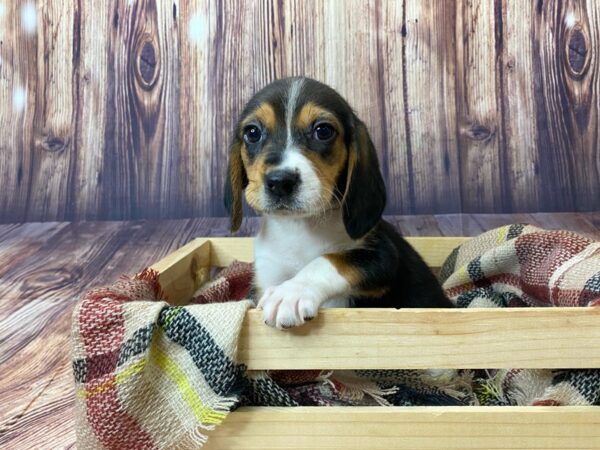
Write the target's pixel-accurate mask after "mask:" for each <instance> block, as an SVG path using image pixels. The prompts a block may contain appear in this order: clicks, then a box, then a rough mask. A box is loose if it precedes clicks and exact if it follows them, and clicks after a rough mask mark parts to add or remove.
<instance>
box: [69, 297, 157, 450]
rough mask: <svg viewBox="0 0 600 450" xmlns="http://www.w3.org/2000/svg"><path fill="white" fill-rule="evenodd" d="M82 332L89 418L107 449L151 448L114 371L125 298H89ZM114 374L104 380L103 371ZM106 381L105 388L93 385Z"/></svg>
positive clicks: (81, 316) (84, 305)
mask: <svg viewBox="0 0 600 450" xmlns="http://www.w3.org/2000/svg"><path fill="white" fill-rule="evenodd" d="M79 332H80V335H81V338H82V340H83V343H84V348H85V353H86V364H87V376H86V383H85V387H86V391H87V392H88V393H91V395H88V396H87V399H86V409H87V417H88V421H89V423H90V424H91V426H92V428H93V429H94V433H95V435H96V437H97V439H98V440H99V441H100V442H101V443H102V445H104V446H105V447H106V448H107V449H115V450H117V449H123V448H128V449H133V450H137V449H151V448H154V445H153V441H152V438H151V437H150V436H149V435H148V434H147V433H146V432H145V431H144V430H143V429H142V428H141V427H140V426H139V424H138V423H137V422H136V421H135V419H134V418H133V417H131V416H130V415H128V414H127V413H126V412H125V411H124V410H123V406H122V405H121V403H120V401H119V398H118V392H117V385H116V383H115V378H114V373H115V371H116V368H117V361H118V358H119V349H120V348H121V345H122V344H123V338H124V336H125V324H124V318H123V301H122V300H113V299H110V298H97V297H96V299H95V300H93V299H89V298H86V299H85V300H84V301H83V303H82V305H81V309H80V312H79ZM108 373H112V374H113V375H111V376H110V377H106V379H103V377H102V374H108ZM98 382H104V383H103V386H102V389H99V390H97V391H95V390H94V387H97V386H98Z"/></svg>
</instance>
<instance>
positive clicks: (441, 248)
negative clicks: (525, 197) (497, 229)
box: [152, 237, 600, 450]
mask: <svg viewBox="0 0 600 450" xmlns="http://www.w3.org/2000/svg"><path fill="white" fill-rule="evenodd" d="M407 239H408V241H409V242H410V243H411V244H412V245H413V246H414V247H415V248H416V250H417V251H418V252H419V253H420V254H421V255H422V256H423V257H424V259H425V260H426V262H427V263H428V264H429V265H430V266H431V267H439V266H440V265H441V264H442V262H443V260H444V259H445V257H446V256H447V255H448V254H449V253H450V251H451V250H452V249H453V248H455V247H456V246H457V245H459V244H460V243H461V242H464V241H465V240H466V239H467V238H462V237H445V238H439V237H436V238H433V237H431V238H430V237H418V238H407ZM234 259H237V260H240V261H252V260H253V239H252V238H210V239H204V238H199V239H195V240H194V241H192V242H190V243H189V244H187V245H186V246H184V247H182V248H181V249H179V250H177V251H176V252H174V253H172V254H171V255H168V256H167V257H165V258H164V259H162V260H161V261H160V262H158V263H156V264H155V265H154V266H152V267H153V268H154V269H156V270H157V271H159V273H160V281H161V285H162V286H163V289H164V290H165V291H166V293H167V294H168V295H169V298H170V300H171V301H172V302H174V303H178V304H183V303H185V302H186V301H187V300H188V299H189V298H190V296H191V294H192V293H193V292H194V291H195V290H196V289H197V288H198V287H199V285H200V283H202V282H203V281H204V280H206V273H207V268H208V267H210V266H226V265H228V264H229V263H231V262H232V261H233V260H234ZM238 360H239V361H240V362H243V363H244V364H246V365H247V366H248V368H249V369H251V370H260V369H408V368H410V369H427V368H490V369H493V368H510V367H518V368H600V308H597V309H596V308H503V309H463V310H461V309H457V310H445V309H406V310H389V309H327V310H321V312H320V313H319V315H318V317H317V318H315V319H314V320H313V321H311V322H309V323H307V324H305V325H303V326H302V327H299V328H295V329H291V330H286V331H279V330H275V329H272V328H269V327H267V326H265V325H264V324H263V323H262V320H261V317H260V311H256V310H250V311H248V313H247V316H246V319H245V321H244V325H243V328H242V333H241V337H240V342H239V347H238ZM207 448H210V449H228V450H236V449H257V450H259V449H260V450H265V449H280V448H282V449H305V448H306V449H340V450H346V449H386V450H387V449H392V448H402V449H448V450H450V449H565V450H566V449H569V450H573V449H595V450H598V449H600V407H596V406H584V407H541V406H537V407H474V406H473V407H471V406H464V407H443V406H442V407H392V408H386V407H329V408H325V407H295V408H280V407H253V408H240V409H238V410H237V411H235V412H233V413H232V414H230V415H229V417H228V418H227V419H226V421H225V423H224V424H223V425H221V426H219V427H218V428H217V430H216V431H215V432H213V433H211V436H210V439H209V442H208V445H207Z"/></svg>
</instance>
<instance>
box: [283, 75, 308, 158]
mask: <svg viewBox="0 0 600 450" xmlns="http://www.w3.org/2000/svg"><path fill="white" fill-rule="evenodd" d="M303 84H304V80H303V79H302V78H300V79H297V80H294V81H292V84H291V85H290V90H289V92H288V99H287V105H286V109H285V125H286V131H287V142H286V147H287V148H290V147H291V146H292V119H293V118H294V111H295V110H296V105H297V103H298V97H300V92H301V91H302V85H303Z"/></svg>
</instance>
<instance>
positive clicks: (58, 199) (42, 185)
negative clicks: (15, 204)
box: [26, 1, 77, 220]
mask: <svg viewBox="0 0 600 450" xmlns="http://www.w3.org/2000/svg"><path fill="white" fill-rule="evenodd" d="M36 10H37V15H38V21H37V22H38V27H37V28H38V29H37V33H36V34H37V58H36V59H37V67H36V75H37V82H36V87H35V90H31V91H30V92H29V93H28V95H30V96H31V97H32V98H34V99H35V112H34V118H33V124H32V141H31V142H30V144H29V145H30V151H31V153H32V165H31V173H30V179H29V189H28V201H27V212H26V214H27V217H36V218H39V219H42V220H52V219H54V220H56V219H58V220H64V218H65V213H66V209H67V197H68V190H69V186H68V177H67V176H66V175H67V174H68V173H69V166H70V165H71V160H72V159H74V157H75V156H76V155H74V154H73V152H72V146H71V143H72V140H73V127H72V122H73V117H74V114H73V112H74V102H76V101H77V99H76V98H75V97H74V95H73V89H72V87H73V83H72V81H73V42H74V36H73V29H74V27H73V21H74V14H75V8H73V5H72V4H71V3H70V2H43V1H40V2H38V5H37V8H36Z"/></svg>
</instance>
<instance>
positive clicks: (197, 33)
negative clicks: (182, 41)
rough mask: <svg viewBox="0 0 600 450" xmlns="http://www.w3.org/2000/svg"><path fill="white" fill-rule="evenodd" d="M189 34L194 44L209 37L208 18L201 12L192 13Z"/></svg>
mask: <svg viewBox="0 0 600 450" xmlns="http://www.w3.org/2000/svg"><path fill="white" fill-rule="evenodd" d="M188 36H189V38H190V42H191V43H192V44H200V43H202V42H204V41H206V39H207V37H208V18H207V17H206V16H205V15H202V14H200V13H197V12H196V13H194V14H192V17H190V22H189V26H188Z"/></svg>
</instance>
